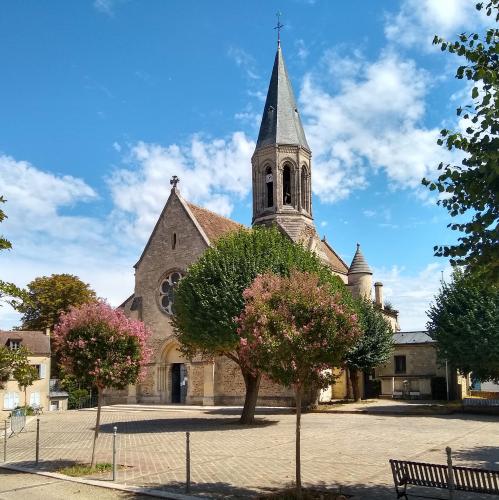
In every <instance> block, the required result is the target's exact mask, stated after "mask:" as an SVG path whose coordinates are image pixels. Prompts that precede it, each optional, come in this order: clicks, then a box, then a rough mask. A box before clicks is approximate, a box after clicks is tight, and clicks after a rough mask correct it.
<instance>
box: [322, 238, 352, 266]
mask: <svg viewBox="0 0 499 500" xmlns="http://www.w3.org/2000/svg"><path fill="white" fill-rule="evenodd" d="M321 241H322V249H323V250H324V253H325V254H326V256H327V259H328V261H329V264H330V265H331V268H332V269H333V270H334V271H337V272H339V273H341V274H347V273H348V266H347V265H346V264H345V262H344V261H343V259H342V258H341V257H340V256H339V255H338V254H337V253H336V252H335V251H334V250H333V247H331V246H330V245H329V243H328V242H327V241H326V239H325V238H324V239H322V240H321Z"/></svg>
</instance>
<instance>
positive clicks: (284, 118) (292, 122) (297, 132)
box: [256, 46, 310, 151]
mask: <svg viewBox="0 0 499 500" xmlns="http://www.w3.org/2000/svg"><path fill="white" fill-rule="evenodd" d="M274 144H294V145H296V146H301V147H303V148H305V149H307V150H309V151H310V148H309V147H308V143H307V139H306V137H305V132H304V131H303V126H302V124H301V119H300V115H299V113H298V108H297V107H296V101H295V96H294V94H293V88H292V87H291V82H290V81H289V76H288V72H287V70H286V64H285V62H284V57H283V55H282V49H281V47H280V46H278V47H277V53H276V55H275V60H274V67H273V68H272V76H271V77H270V85H269V90H268V92H267V100H266V101H265V107H264V108H263V116H262V122H261V125H260V132H259V134H258V141H257V143H256V147H257V149H258V148H261V147H264V146H269V145H274Z"/></svg>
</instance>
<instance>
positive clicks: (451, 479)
mask: <svg viewBox="0 0 499 500" xmlns="http://www.w3.org/2000/svg"><path fill="white" fill-rule="evenodd" d="M445 451H446V452H447V474H448V478H449V498H450V500H452V499H453V498H454V469H453V468H452V456H451V451H452V450H451V449H450V446H447V448H445Z"/></svg>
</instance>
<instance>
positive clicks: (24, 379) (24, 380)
mask: <svg viewBox="0 0 499 500" xmlns="http://www.w3.org/2000/svg"><path fill="white" fill-rule="evenodd" d="M11 353H12V354H11V355H12V376H13V377H14V379H15V381H16V382H17V384H18V385H19V388H20V389H21V390H22V391H23V392H24V406H25V407H26V406H27V405H28V401H27V396H26V389H27V388H28V387H29V386H30V385H33V382H34V381H35V380H37V379H38V370H37V368H36V366H34V365H31V364H30V362H29V356H30V355H31V353H30V352H29V350H28V349H27V348H26V347H24V346H21V347H20V348H19V349H16V350H15V351H11Z"/></svg>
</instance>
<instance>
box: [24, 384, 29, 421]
mask: <svg viewBox="0 0 499 500" xmlns="http://www.w3.org/2000/svg"><path fill="white" fill-rule="evenodd" d="M27 389H28V388H27V387H25V388H24V414H25V415H26V414H27V413H28V394H27Z"/></svg>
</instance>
